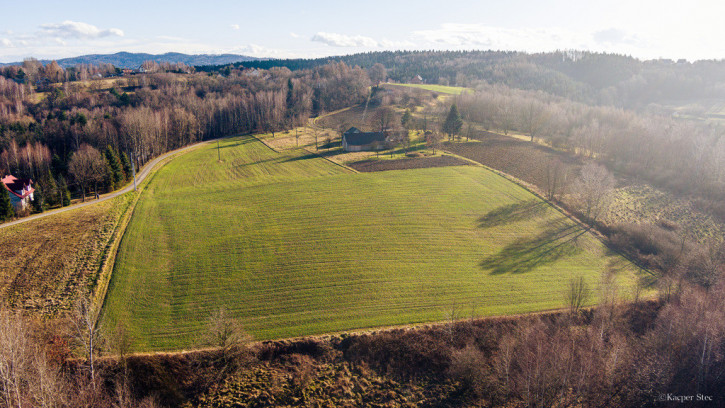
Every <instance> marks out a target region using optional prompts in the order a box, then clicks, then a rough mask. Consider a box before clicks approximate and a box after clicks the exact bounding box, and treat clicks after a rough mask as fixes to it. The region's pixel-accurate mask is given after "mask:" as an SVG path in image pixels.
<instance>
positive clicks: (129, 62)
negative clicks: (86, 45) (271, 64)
mask: <svg viewBox="0 0 725 408" xmlns="http://www.w3.org/2000/svg"><path fill="white" fill-rule="evenodd" d="M257 60H260V58H255V57H249V56H246V55H237V54H218V55H215V54H182V53H179V52H167V53H166V54H146V53H132V52H117V53H115V54H89V55H81V56H79V57H71V58H61V59H58V60H55V61H56V62H58V64H59V65H60V66H61V67H63V68H68V67H72V66H75V65H77V64H94V65H98V64H101V63H103V64H113V65H114V66H116V67H118V68H138V67H139V66H141V64H142V63H143V62H144V61H155V62H158V63H162V62H169V63H184V64H186V65H191V66H196V65H227V64H234V63H238V62H246V61H257ZM51 61H52V60H40V62H42V63H43V64H44V65H45V64H47V63H49V62H51ZM20 64H22V62H11V63H0V66H6V65H20Z"/></svg>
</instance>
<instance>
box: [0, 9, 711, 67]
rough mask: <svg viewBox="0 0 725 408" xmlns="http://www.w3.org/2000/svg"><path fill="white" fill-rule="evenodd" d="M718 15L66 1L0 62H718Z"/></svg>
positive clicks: (15, 23)
mask: <svg viewBox="0 0 725 408" xmlns="http://www.w3.org/2000/svg"><path fill="white" fill-rule="evenodd" d="M723 12H725V4H714V3H710V2H705V1H695V2H690V3H688V4H687V5H682V4H681V3H679V2H674V1H667V2H655V1H649V0H648V1H645V2H636V3H633V2H625V1H615V2H604V1H597V2H587V3H586V4H582V3H578V2H573V1H563V0H562V1H552V2H548V3H546V4H541V3H539V2H534V1H526V0H518V1H511V2H507V3H506V4H499V3H489V2H477V1H474V0H454V1H452V2H448V3H447V4H445V5H443V6H441V5H440V4H438V3H436V2H433V1H427V0H422V1H416V2H412V1H404V2H383V1H379V0H372V1H371V2H368V3H366V4H365V5H360V4H357V3H349V4H347V5H344V6H341V5H340V4H339V3H337V2H333V1H329V0H323V1H317V2H315V3H314V4H311V5H309V4H299V3H296V2H291V1H282V2H277V3H274V4H272V3H265V4H254V5H244V4H239V3H237V2H233V1H228V0H225V1H216V2H212V3H210V4H208V5H207V6H206V7H205V8H201V9H200V8H199V6H198V5H191V4H176V3H172V2H170V1H159V2H154V3H153V4H149V3H145V2H143V3H142V2H140V1H137V0H129V1H127V2H125V3H124V4H123V5H121V6H119V5H114V6H112V7H110V6H109V7H88V6H87V4H86V3H84V2H82V1H78V0H72V1H69V2H68V3H67V6H65V7H63V9H61V10H58V8H57V7H54V4H53V3H52V2H49V1H47V0H41V1H39V2H38V3H37V7H34V9H33V13H27V10H26V9H25V7H24V6H22V5H21V4H20V3H17V2H16V3H11V4H7V5H5V6H4V13H3V16H2V17H0V23H1V24H0V27H2V29H0V62H3V63H9V62H18V61H22V60H23V59H25V58H29V57H33V58H37V59H61V58H69V57H76V56H81V55H87V54H113V53H116V52H121V51H127V52H133V53H136V52H145V53H150V54H163V53H166V52H180V53H185V54H224V53H229V54H240V55H248V56H253V57H260V58H316V57H326V56H334V55H346V54H354V53H358V52H368V51H383V50H401V49H404V50H423V49H425V50H428V49H430V50H471V49H483V50H488V49H491V50H506V51H523V52H549V51H555V50H568V49H574V50H581V51H592V52H606V53H614V54H622V55H630V56H633V57H635V58H638V59H641V60H647V59H657V58H669V59H674V60H677V59H681V58H684V59H687V60H690V61H694V60H700V59H722V58H725V45H723V44H722V43H721V42H720V41H719V39H720V38H723V37H724V36H725V26H723V25H722V24H720V22H719V16H721V15H722V14H724V13H723Z"/></svg>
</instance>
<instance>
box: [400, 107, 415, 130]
mask: <svg viewBox="0 0 725 408" xmlns="http://www.w3.org/2000/svg"><path fill="white" fill-rule="evenodd" d="M412 119H413V115H412V114H411V113H410V109H406V110H405V113H403V116H402V117H401V118H400V124H401V125H403V128H405V129H410V125H411V124H412Z"/></svg>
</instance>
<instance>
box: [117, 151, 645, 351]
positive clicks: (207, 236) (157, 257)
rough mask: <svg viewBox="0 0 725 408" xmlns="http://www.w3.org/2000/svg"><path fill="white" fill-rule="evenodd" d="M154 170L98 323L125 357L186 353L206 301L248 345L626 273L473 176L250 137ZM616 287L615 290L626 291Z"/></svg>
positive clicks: (498, 304)
mask: <svg viewBox="0 0 725 408" xmlns="http://www.w3.org/2000/svg"><path fill="white" fill-rule="evenodd" d="M221 146H222V148H221V155H222V161H221V162H219V161H218V160H217V151H216V146H213V145H209V146H205V147H202V148H200V149H198V150H195V151H193V152H190V153H187V154H185V155H183V156H181V157H179V158H176V159H174V160H173V161H171V162H170V163H169V164H167V165H166V166H165V167H164V168H162V169H161V170H159V171H158V173H156V174H155V175H154V178H153V179H152V180H151V181H150V183H149V185H148V187H147V189H146V190H145V191H144V193H143V195H142V196H141V199H140V200H139V202H138V204H137V206H136V208H135V212H134V215H133V218H132V220H131V222H130V224H129V226H128V229H127V230H126V234H125V236H124V238H123V241H122V243H121V246H120V249H119V253H118V257H117V260H116V266H115V270H114V275H113V278H112V281H111V285H110V288H109V293H108V297H107V299H106V303H105V308H104V316H103V324H105V325H107V326H109V327H114V326H115V325H116V324H117V323H119V322H124V324H125V325H127V327H128V329H129V332H130V333H131V335H132V337H133V344H134V345H133V348H134V349H135V350H139V351H141V350H143V351H146V350H178V349H185V348H193V347H195V346H198V345H200V344H199V340H198V339H199V338H200V335H201V333H202V330H203V327H204V322H205V319H206V318H207V316H209V315H210V313H211V312H212V311H213V310H215V309H216V308H218V307H219V306H222V305H223V306H226V307H227V308H229V310H230V312H231V313H232V314H233V315H234V316H236V317H238V318H240V319H241V320H242V321H243V322H244V326H245V327H246V329H247V330H248V331H249V332H250V333H251V334H252V335H254V337H255V338H256V339H271V338H283V337H292V336H300V335H309V334H318V333H326V332H335V331H342V330H351V329H356V328H367V327H375V326H384V325H398V324H408V323H418V322H429V321H441V320H445V316H446V315H447V314H448V313H450V312H451V310H453V309H456V310H457V311H458V312H459V313H460V315H459V316H460V317H466V316H470V314H471V313H474V314H476V315H499V314H510V313H523V312H531V311H538V310H544V309H552V308H559V307H562V306H563V303H564V302H563V292H564V287H565V286H566V285H567V284H568V281H569V279H570V278H571V277H573V276H579V275H583V276H584V277H585V278H586V280H587V281H588V282H589V283H590V285H591V286H592V288H593V289H595V288H596V287H597V286H598V284H599V282H600V279H601V276H602V272H603V271H605V270H607V269H616V270H618V271H619V274H618V276H619V277H620V281H621V282H622V283H623V284H631V283H632V282H633V279H634V273H635V272H634V271H635V268H634V267H633V266H632V265H631V264H629V263H628V262H626V261H624V260H623V259H622V258H620V257H619V256H617V255H613V254H610V253H608V252H607V250H606V249H605V248H604V246H603V245H602V244H601V243H600V242H599V241H598V240H596V239H595V238H594V237H592V236H591V235H589V234H588V233H585V231H583V230H582V229H581V228H580V227H578V226H576V225H575V224H574V223H573V222H572V221H570V220H569V219H568V218H566V217H564V216H563V215H562V214H560V213H559V212H558V211H556V210H555V209H553V208H551V207H549V206H548V205H547V204H545V203H544V202H542V201H540V200H539V199H537V198H536V197H535V196H534V195H532V194H531V193H529V192H528V191H526V190H524V189H522V188H520V187H519V186H517V185H516V184H513V183H511V182H509V181H507V180H505V179H504V178H502V177H500V176H498V175H496V174H494V173H492V172H490V171H488V170H486V169H484V168H482V167H475V166H461V167H447V168H430V169H416V170H400V171H386V172H380V173H364V174H356V173H350V172H348V170H346V169H345V168H343V167H340V166H337V165H335V164H333V163H330V162H328V161H326V160H324V159H322V158H319V157H316V156H314V155H306V153H303V152H300V151H287V152H284V153H275V152H274V151H272V150H270V149H269V148H267V147H266V146H264V145H263V144H262V143H260V142H258V141H257V140H256V139H253V138H233V139H227V140H225V141H223V142H222V145H221ZM622 292H625V291H624V290H623V291H622Z"/></svg>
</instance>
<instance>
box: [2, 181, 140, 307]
mask: <svg viewBox="0 0 725 408" xmlns="http://www.w3.org/2000/svg"><path fill="white" fill-rule="evenodd" d="M132 197H133V195H132V194H125V195H122V196H119V197H117V198H115V199H113V200H108V201H104V202H101V203H98V204H97V205H91V206H87V207H84V208H81V209H78V210H74V211H68V212H65V213H61V214H57V215H54V216H50V217H45V218H42V219H39V220H36V221H31V222H27V223H24V224H20V225H16V226H12V227H8V228H4V229H2V230H0V299H1V300H0V301H2V302H4V303H6V304H7V305H8V306H9V307H11V308H13V309H23V310H26V311H31V312H32V313H37V314H41V315H48V316H54V315H58V314H63V312H64V311H67V310H68V309H69V308H71V307H72V305H73V304H74V303H75V301H76V300H77V299H78V297H79V296H81V295H85V294H88V292H89V291H90V290H91V289H92V288H93V287H94V286H95V282H96V280H97V278H98V272H99V269H100V264H101V261H102V258H103V255H104V253H105V250H106V248H107V246H108V244H109V243H110V240H111V239H112V237H113V236H114V234H113V232H114V229H115V226H116V224H117V222H118V220H119V218H120V216H121V215H122V214H123V212H124V210H125V209H126V208H127V207H128V204H129V203H130V200H131V198H132Z"/></svg>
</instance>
